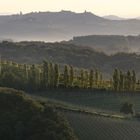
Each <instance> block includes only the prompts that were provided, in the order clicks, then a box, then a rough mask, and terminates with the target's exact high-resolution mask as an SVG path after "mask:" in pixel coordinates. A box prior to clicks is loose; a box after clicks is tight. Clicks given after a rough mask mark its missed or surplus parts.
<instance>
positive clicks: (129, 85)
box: [113, 68, 137, 91]
mask: <svg viewBox="0 0 140 140" xmlns="http://www.w3.org/2000/svg"><path fill="white" fill-rule="evenodd" d="M136 84H137V79H136V73H135V71H134V70H132V71H129V70H128V71H127V72H126V73H124V72H122V71H121V70H119V69H117V68H116V69H115V70H114V73H113V87H114V90H116V91H124V90H127V91H135V90H136Z"/></svg>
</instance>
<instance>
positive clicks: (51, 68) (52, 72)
mask: <svg viewBox="0 0 140 140" xmlns="http://www.w3.org/2000/svg"><path fill="white" fill-rule="evenodd" d="M49 74H50V75H49V77H50V87H54V64H53V63H50V73H49Z"/></svg>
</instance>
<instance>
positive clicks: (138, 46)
mask: <svg viewBox="0 0 140 140" xmlns="http://www.w3.org/2000/svg"><path fill="white" fill-rule="evenodd" d="M69 43H73V44H75V45H80V46H83V47H85V46H89V47H91V48H93V49H95V50H97V51H100V52H105V53H106V54H115V53H118V52H126V53H129V52H136V53H137V54H140V36H123V35H88V36H77V37H73V39H72V40H70V41H69Z"/></svg>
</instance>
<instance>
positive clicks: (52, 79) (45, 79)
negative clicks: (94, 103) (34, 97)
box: [0, 61, 137, 91]
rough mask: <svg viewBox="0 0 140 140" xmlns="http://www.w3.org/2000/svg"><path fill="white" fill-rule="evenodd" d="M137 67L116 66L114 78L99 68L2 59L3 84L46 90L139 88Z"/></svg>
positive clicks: (0, 76)
mask: <svg viewBox="0 0 140 140" xmlns="http://www.w3.org/2000/svg"><path fill="white" fill-rule="evenodd" d="M136 83H137V80H136V74H135V71H132V72H130V71H128V72H127V73H124V72H122V71H121V70H118V69H115V70H114V73H113V76H112V80H111V81H106V80H104V79H103V74H102V72H101V71H99V70H98V69H90V70H87V69H78V68H75V67H73V66H70V65H59V64H55V63H52V62H48V61H43V63H42V64H40V65H38V64H32V65H27V64H17V63H15V62H11V61H1V62H0V86H3V87H12V88H16V89H31V90H45V89H52V88H54V89H55V88H80V89H108V88H109V89H114V90H115V91H125V90H128V91H130V90H132V91H134V90H136Z"/></svg>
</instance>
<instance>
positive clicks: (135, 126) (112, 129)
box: [65, 112, 140, 140]
mask: <svg viewBox="0 0 140 140" xmlns="http://www.w3.org/2000/svg"><path fill="white" fill-rule="evenodd" d="M65 115H66V116H67V118H68V120H69V121H70V124H71V126H72V127H73V128H74V131H75V133H76V134H77V136H78V138H79V139H80V140H139V138H140V133H139V132H140V123H139V122H138V121H130V120H129V121H127V120H116V119H110V118H104V117H96V116H90V115H85V114H79V113H73V112H65Z"/></svg>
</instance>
